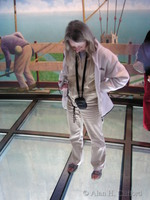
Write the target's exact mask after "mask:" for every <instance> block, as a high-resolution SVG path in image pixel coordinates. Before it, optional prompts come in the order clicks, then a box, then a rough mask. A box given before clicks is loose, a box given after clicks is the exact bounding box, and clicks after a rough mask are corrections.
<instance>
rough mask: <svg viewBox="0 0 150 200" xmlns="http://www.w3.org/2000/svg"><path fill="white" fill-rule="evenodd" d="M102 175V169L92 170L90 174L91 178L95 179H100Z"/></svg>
mask: <svg viewBox="0 0 150 200" xmlns="http://www.w3.org/2000/svg"><path fill="white" fill-rule="evenodd" d="M101 176H102V170H99V171H97V170H94V171H93V172H92V174H91V179H93V180H96V179H100V178H101Z"/></svg>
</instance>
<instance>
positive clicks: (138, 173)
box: [132, 147, 150, 200]
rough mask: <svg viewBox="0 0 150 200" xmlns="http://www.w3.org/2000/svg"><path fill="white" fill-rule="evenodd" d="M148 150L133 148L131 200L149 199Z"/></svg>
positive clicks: (149, 164) (149, 156)
mask: <svg viewBox="0 0 150 200" xmlns="http://www.w3.org/2000/svg"><path fill="white" fill-rule="evenodd" d="M149 186H150V149H147V148H138V147H133V158H132V200H147V199H149V197H150V190H149Z"/></svg>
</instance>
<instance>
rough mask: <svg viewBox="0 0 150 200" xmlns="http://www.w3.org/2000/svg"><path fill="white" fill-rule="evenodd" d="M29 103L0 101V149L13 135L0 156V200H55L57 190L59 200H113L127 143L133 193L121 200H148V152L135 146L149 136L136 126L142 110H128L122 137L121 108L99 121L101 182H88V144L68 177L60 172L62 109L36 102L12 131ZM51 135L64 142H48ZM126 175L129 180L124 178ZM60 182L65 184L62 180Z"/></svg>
mask: <svg viewBox="0 0 150 200" xmlns="http://www.w3.org/2000/svg"><path fill="white" fill-rule="evenodd" d="M31 103H32V101H23V100H20V101H19V100H17V101H14V100H12V101H9V100H6V101H0V129H1V131H0V132H1V133H0V147H1V146H2V145H3V143H4V140H5V139H6V138H5V137H7V136H8V135H9V134H10V133H11V131H13V133H12V138H11V140H10V141H9V143H8V144H7V146H6V147H5V148H4V149H3V151H2V152H1V156H0V200H1V199H2V200H8V199H9V200H10V199H11V200H20V199H21V200H48V199H51V198H52V200H59V199H61V198H55V199H54V198H53V195H54V194H55V193H58V194H59V192H60V190H59V187H60V188H61V187H64V188H63V189H62V190H63V193H62V194H61V195H63V198H64V199H65V200H70V199H72V200H78V199H82V200H84V199H85V200H88V199H89V200H91V199H102V200H103V199H106V200H109V199H112V200H118V199H119V197H118V195H119V192H120V190H121V189H122V179H123V166H128V164H126V163H125V158H124V157H125V150H126V144H129V143H130V144H129V145H131V146H133V149H132V148H131V151H132V152H131V154H132V166H131V168H132V169H131V170H132V172H131V174H132V177H131V178H132V181H131V183H132V188H131V189H132V192H133V193H131V192H130V190H129V191H127V192H128V195H127V199H128V200H129V199H130V197H132V198H131V199H133V200H137V199H139V200H147V199H146V198H147V197H150V193H149V190H148V188H147V187H148V186H149V185H150V177H149V174H150V173H149V164H150V163H149V160H150V157H149V155H150V149H149V148H144V147H140V148H139V147H137V146H138V145H141V143H140V142H141V141H142V142H143V143H144V142H145V143H146V144H147V146H148V145H149V144H148V143H150V134H149V132H148V131H145V130H144V128H143V126H142V112H143V109H142V108H141V107H133V113H132V112H131V113H132V114H133V121H132V129H131V130H130V129H127V132H126V125H127V124H126V123H127V122H128V121H129V122H130V119H132V116H131V117H130V119H128V120H126V112H127V106H122V105H115V106H114V108H113V110H112V111H111V112H110V113H109V114H108V115H107V116H106V117H105V119H104V126H103V132H104V136H105V138H108V139H109V143H108V142H107V141H106V142H107V150H106V152H107V156H106V167H105V169H104V170H103V176H102V178H101V179H100V180H98V181H92V180H91V178H90V176H91V172H92V166H91V164H90V156H91V154H90V142H89V141H87V140H85V146H84V162H83V163H82V164H81V166H80V167H79V168H78V170H77V171H76V172H75V173H74V175H73V176H71V177H70V178H68V177H69V175H68V173H67V170H66V169H67V165H68V163H69V156H70V153H71V145H70V142H69V140H68V138H67V137H69V130H68V125H67V120H66V111H65V110H63V109H62V107H61V102H57V101H41V100H40V101H37V102H36V103H35V105H34V106H33V109H32V108H31V110H30V109H29V110H28V114H27V115H26V116H25V117H23V118H22V120H21V121H20V125H19V129H18V127H16V130H14V129H13V130H12V126H13V125H14V123H15V122H16V120H18V118H20V116H21V117H22V113H23V112H24V111H26V109H27V108H28V107H29V106H30V104H31ZM129 124H130V123H129ZM2 130H3V131H2ZM22 131H23V134H24V135H22ZM30 131H33V132H35V133H36V132H38V133H40V136H39V137H37V136H29V135H30ZM129 131H131V132H129ZM43 132H48V133H49V136H48V137H44V136H42V134H43ZM128 132H129V133H128ZM51 133H56V135H57V134H58V136H59V133H63V134H66V139H64V138H61V137H58V136H57V137H53V138H52V137H51V135H50V134H51ZM126 134H129V136H130V137H131V138H133V142H134V143H133V145H132V141H130V140H129V141H126V142H125V140H126V137H125V135H126ZM132 134H133V135H132ZM132 136H133V137H132ZM124 138H125V139H124ZM111 140H112V141H111ZM131 140H132V139H131ZM136 141H137V143H136ZM143 143H142V144H143ZM135 145H137V146H135ZM143 145H144V144H143ZM149 146H150V145H149ZM129 160H131V155H130V154H129V155H128V154H127V161H129ZM124 163H125V165H124ZM127 175H128V176H129V178H130V174H127ZM66 177H67V178H66ZM63 178H66V179H65V180H63ZM60 180H62V182H61V181H60ZM125 184H126V183H125ZM57 187H58V189H57ZM129 188H130V186H129ZM135 193H136V195H137V196H138V197H137V196H135ZM51 196H52V197H51ZM136 197H137V198H136ZM148 199H149V198H148ZM119 200H122V198H121V199H119Z"/></svg>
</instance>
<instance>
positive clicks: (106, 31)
mask: <svg viewBox="0 0 150 200" xmlns="http://www.w3.org/2000/svg"><path fill="white" fill-rule="evenodd" d="M108 13H109V0H108V1H107V19H106V20H107V23H106V34H108Z"/></svg>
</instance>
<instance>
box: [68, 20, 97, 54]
mask: <svg viewBox="0 0 150 200" xmlns="http://www.w3.org/2000/svg"><path fill="white" fill-rule="evenodd" d="M69 39H71V40H73V41H75V42H84V41H85V42H86V52H87V53H88V55H89V56H91V54H92V53H93V52H95V39H94V36H93V34H92V32H91V30H90V29H89V27H88V26H87V25H86V24H85V23H83V22H82V21H79V20H74V21H71V22H70V23H69V24H68V26H67V28H66V32H65V37H64V44H65V50H66V56H67V55H69V54H70V53H71V52H72V49H71V47H70V43H69Z"/></svg>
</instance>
